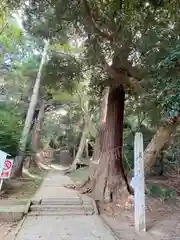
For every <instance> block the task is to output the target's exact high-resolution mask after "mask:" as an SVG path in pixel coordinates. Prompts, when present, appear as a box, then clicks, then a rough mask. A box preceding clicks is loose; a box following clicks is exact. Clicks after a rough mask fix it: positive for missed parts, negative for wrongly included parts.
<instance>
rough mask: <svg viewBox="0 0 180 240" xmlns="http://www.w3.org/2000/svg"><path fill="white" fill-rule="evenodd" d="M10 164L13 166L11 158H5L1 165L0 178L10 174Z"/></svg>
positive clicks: (7, 176)
mask: <svg viewBox="0 0 180 240" xmlns="http://www.w3.org/2000/svg"><path fill="white" fill-rule="evenodd" d="M12 166H13V159H6V160H5V161H4V167H3V170H2V173H1V176H0V178H9V177H10V175H11V169H12Z"/></svg>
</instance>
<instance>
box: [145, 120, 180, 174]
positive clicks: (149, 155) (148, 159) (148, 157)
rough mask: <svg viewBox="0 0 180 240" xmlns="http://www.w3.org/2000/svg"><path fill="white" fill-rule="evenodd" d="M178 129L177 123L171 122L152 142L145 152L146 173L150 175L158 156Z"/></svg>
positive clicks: (159, 130) (163, 127)
mask: <svg viewBox="0 0 180 240" xmlns="http://www.w3.org/2000/svg"><path fill="white" fill-rule="evenodd" d="M176 127H177V122H169V123H167V124H166V125H164V126H161V127H160V128H159V129H158V130H157V132H156V134H155V135H154V137H153V138H152V140H151V142H150V143H149V144H148V146H147V147H146V149H145V151H144V162H145V173H146V174H149V173H150V171H151V167H152V166H153V164H154V162H155V161H156V156H157V155H158V153H159V152H160V151H161V149H162V148H163V147H164V145H165V144H166V143H167V142H169V140H170V138H171V135H172V133H173V132H174V131H175V129H176Z"/></svg>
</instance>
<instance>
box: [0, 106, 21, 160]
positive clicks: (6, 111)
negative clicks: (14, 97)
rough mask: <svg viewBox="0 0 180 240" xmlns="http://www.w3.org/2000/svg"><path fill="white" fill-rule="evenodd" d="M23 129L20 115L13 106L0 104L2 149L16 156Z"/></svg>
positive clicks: (0, 145) (0, 139) (0, 140)
mask: <svg viewBox="0 0 180 240" xmlns="http://www.w3.org/2000/svg"><path fill="white" fill-rule="evenodd" d="M21 130H22V122H21V118H20V116H19V115H18V114H17V113H16V109H15V108H13V106H5V105H1V106H0V149H1V150H3V151H5V152H7V153H9V154H11V155H12V156H16V154H17V151H18V144H19V139H20V134H21Z"/></svg>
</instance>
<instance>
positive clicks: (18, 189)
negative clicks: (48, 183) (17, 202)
mask: <svg viewBox="0 0 180 240" xmlns="http://www.w3.org/2000/svg"><path fill="white" fill-rule="evenodd" d="M46 173H47V171H45V170H40V169H38V170H35V169H30V170H28V171H27V170H25V171H24V173H23V176H22V177H20V178H18V179H11V180H10V181H9V183H8V185H7V186H5V188H4V189H3V191H2V192H1V193H0V199H21V200H22V199H29V198H30V197H31V196H33V195H34V194H35V192H36V191H37V189H38V188H39V186H40V184H41V183H42V180H43V178H44V176H45V175H46Z"/></svg>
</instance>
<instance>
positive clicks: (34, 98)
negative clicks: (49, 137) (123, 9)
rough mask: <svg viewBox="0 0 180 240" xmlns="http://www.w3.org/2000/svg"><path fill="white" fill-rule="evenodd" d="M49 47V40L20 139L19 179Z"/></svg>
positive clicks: (17, 162)
mask: <svg viewBox="0 0 180 240" xmlns="http://www.w3.org/2000/svg"><path fill="white" fill-rule="evenodd" d="M48 47H49V40H48V41H46V42H45V46H44V51H43V54H42V59H41V63H40V66H39V71H38V74H37V78H36V81H35V84H34V88H33V94H32V97H31V101H30V104H29V108H28V112H27V116H26V121H25V124H24V129H23V132H22V136H21V139H20V146H19V156H18V157H17V159H16V170H15V172H14V175H15V176H17V177H19V176H21V175H22V167H23V157H24V151H25V149H26V144H27V139H28V135H29V131H30V128H31V122H32V120H33V116H34V111H35V108H36V105H37V101H38V95H39V89H40V83H41V74H42V70H43V66H44V64H45V61H46V57H47V51H48Z"/></svg>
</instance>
